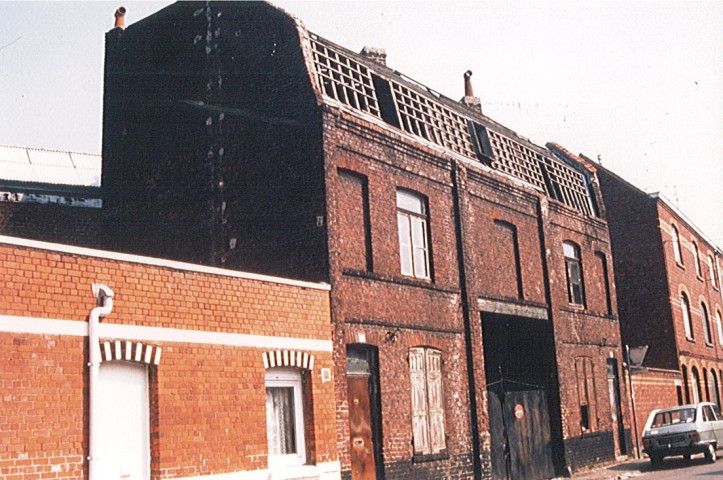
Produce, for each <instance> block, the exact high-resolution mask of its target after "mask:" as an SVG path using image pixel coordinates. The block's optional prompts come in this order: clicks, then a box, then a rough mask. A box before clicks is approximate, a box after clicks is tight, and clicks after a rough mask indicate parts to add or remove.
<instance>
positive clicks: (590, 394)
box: [585, 358, 597, 430]
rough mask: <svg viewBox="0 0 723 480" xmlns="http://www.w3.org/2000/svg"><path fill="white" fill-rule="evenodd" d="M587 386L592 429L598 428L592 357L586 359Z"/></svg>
mask: <svg viewBox="0 0 723 480" xmlns="http://www.w3.org/2000/svg"><path fill="white" fill-rule="evenodd" d="M585 367H586V368H585V386H586V393H587V404H588V409H589V412H590V430H597V408H596V402H595V400H596V398H595V376H594V375H593V370H592V359H590V358H586V359H585Z"/></svg>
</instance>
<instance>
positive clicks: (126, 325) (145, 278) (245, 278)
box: [0, 237, 338, 479]
mask: <svg viewBox="0 0 723 480" xmlns="http://www.w3.org/2000/svg"><path fill="white" fill-rule="evenodd" d="M1 240H2V241H0V271H1V272H2V274H0V291H2V292H3V296H2V298H1V299H0V325H1V326H2V327H1V328H0V357H1V358H2V362H3V365H5V367H4V368H3V371H2V373H0V386H1V389H2V391H3V395H4V397H3V402H2V404H1V406H0V419H2V420H0V422H2V430H3V432H4V434H3V436H2V439H1V440H0V476H2V477H3V478H17V479H46V478H78V479H80V478H84V475H86V474H87V473H86V472H87V466H86V462H85V461H84V459H85V457H86V456H87V454H88V451H87V448H88V444H87V435H88V426H87V418H88V411H87V408H88V406H87V388H88V384H87V382H88V374H87V369H86V368H85V365H86V363H87V362H88V357H87V347H86V345H87V337H85V336H84V335H86V334H85V330H86V327H85V325H86V319H87V318H88V315H89V312H90V309H91V308H93V307H94V306H95V299H94V297H93V295H92V292H91V291H90V285H91V283H93V282H103V283H106V284H107V285H109V286H110V287H111V288H112V289H113V290H114V291H115V299H114V300H115V305H114V308H113V311H112V313H111V314H110V315H108V316H107V317H106V318H104V319H103V321H102V322H101V327H102V328H106V329H107V328H111V327H113V328H122V329H121V330H116V331H120V332H135V333H133V334H134V335H141V336H142V335H143V334H144V333H143V332H144V331H143V330H142V329H141V330H138V327H146V328H147V327H153V328H154V329H155V330H153V331H154V332H155V333H154V334H153V335H154V337H153V338H151V340H147V341H144V343H148V344H150V345H153V346H154V347H160V348H161V349H162V353H163V354H162V357H161V361H160V363H159V364H158V365H152V366H150V367H149V371H150V397H151V398H150V423H151V471H152V478H175V477H189V476H197V475H204V474H211V473H221V472H234V471H240V470H260V469H265V468H266V467H267V457H266V454H267V440H266V412H265V410H266V398H265V393H264V392H265V389H264V373H265V366H264V362H263V359H262V353H264V352H269V351H275V350H277V349H292V350H297V351H303V352H305V353H307V354H310V355H314V357H315V363H314V366H313V371H311V372H308V373H307V374H305V376H304V378H305V382H306V385H307V387H306V388H307V392H308V395H309V398H308V400H309V401H310V403H311V404H312V405H310V409H309V411H308V412H307V416H306V417H305V420H306V421H307V426H306V429H305V430H306V437H307V445H308V452H307V459H308V460H309V463H311V464H329V462H332V463H331V465H333V462H335V461H336V458H337V457H336V426H335V424H334V420H333V418H334V401H333V398H334V395H333V381H326V379H324V380H322V378H321V370H322V369H328V370H329V372H331V368H332V358H331V343H330V333H331V332H330V330H329V300H328V292H327V291H326V290H325V288H323V287H320V286H319V285H314V284H308V285H307V284H300V283H294V282H289V281H286V280H275V279H272V278H269V277H254V276H249V275H244V274H237V273H234V272H228V271H227V272H224V271H216V270H210V269H206V270H203V269H199V267H195V266H192V265H188V264H178V263H173V264H169V263H163V262H162V261H158V260H155V259H147V258H144V257H130V256H118V255H114V254H108V253H106V252H100V251H94V250H85V249H78V248H69V247H62V246H59V245H53V244H41V243H29V242H27V241H24V240H14V239H10V238H9V237H3V238H2V239H1ZM61 320H65V322H63V321H61ZM68 321H70V322H68ZM33 326H36V327H33ZM134 329H135V330H134ZM33 331H34V332H35V333H31V332H33ZM103 331H108V330H101V335H102V338H101V341H104V340H106V339H108V340H113V339H120V340H123V339H124V337H122V336H113V337H107V336H103V333H102V332H103ZM22 332H25V333H22ZM178 332H181V333H182V332H189V333H191V338H192V337H193V336H194V335H204V334H208V333H213V334H215V335H220V336H216V337H213V338H214V340H213V342H215V343H214V344H207V343H204V341H203V340H194V341H189V340H186V341H183V340H182V338H186V337H178V335H179V333H178ZM146 335H148V334H146ZM174 335H175V336H174ZM239 335H250V336H251V337H248V338H251V339H253V340H239V339H245V338H247V337H239ZM265 339H268V340H265ZM136 340H138V339H137V338H135V339H134V341H136ZM249 341H252V342H256V344H257V346H255V347H254V346H250V345H247V343H248V342H249ZM319 341H321V344H319V343H318V342H319ZM239 342H241V343H239ZM244 342H246V343H244ZM274 342H276V343H274ZM279 342H280V343H279ZM284 342H286V344H287V346H283V345H284ZM294 342H296V343H294ZM314 342H317V343H314ZM325 342H329V343H328V344H327V343H325ZM275 344H276V345H279V344H280V345H282V346H281V347H273V345H275ZM267 345H268V346H267ZM288 345H291V347H289V346H288ZM294 345H297V347H298V346H300V348H296V349H294V348H293V346H294ZM304 345H306V346H307V347H306V348H305V347H304ZM318 345H322V347H319V346H318ZM323 345H327V346H323ZM328 380H332V378H331V377H330V378H329V379H328ZM337 475H338V474H337Z"/></svg>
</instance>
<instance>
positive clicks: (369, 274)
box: [341, 268, 459, 293]
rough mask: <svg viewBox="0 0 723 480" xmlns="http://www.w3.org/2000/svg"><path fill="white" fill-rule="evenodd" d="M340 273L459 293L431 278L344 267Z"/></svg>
mask: <svg viewBox="0 0 723 480" xmlns="http://www.w3.org/2000/svg"><path fill="white" fill-rule="evenodd" d="M341 273H342V275H344V276H348V277H356V278H367V279H370V280H378V281H380V282H387V283H395V284H399V285H409V286H411V287H421V288H426V289H429V290H437V291H440V292H447V293H459V290H458V289H454V288H447V287H442V286H440V285H437V284H435V283H434V282H433V281H432V280H421V279H415V278H412V277H396V276H394V277H392V276H388V275H381V274H378V273H373V272H367V271H364V270H354V269H350V268H345V269H343V270H342V271H341Z"/></svg>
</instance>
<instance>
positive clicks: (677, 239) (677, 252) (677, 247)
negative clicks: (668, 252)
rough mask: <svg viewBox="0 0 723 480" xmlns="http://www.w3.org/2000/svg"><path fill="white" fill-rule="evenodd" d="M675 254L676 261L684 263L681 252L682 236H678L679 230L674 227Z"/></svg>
mask: <svg viewBox="0 0 723 480" xmlns="http://www.w3.org/2000/svg"><path fill="white" fill-rule="evenodd" d="M672 235H673V254H674V255H675V261H676V262H678V263H681V264H682V263H683V256H682V255H681V252H680V235H679V234H678V229H677V228H675V227H673V234H672Z"/></svg>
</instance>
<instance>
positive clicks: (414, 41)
mask: <svg viewBox="0 0 723 480" xmlns="http://www.w3.org/2000/svg"><path fill="white" fill-rule="evenodd" d="M274 3H275V4H276V5H278V6H280V7H282V8H284V9H285V10H287V11H288V12H290V13H293V14H295V15H297V16H298V17H299V18H300V19H301V21H302V22H303V23H304V24H305V25H306V26H307V27H308V28H309V29H310V30H312V31H313V32H314V33H317V34H319V35H321V36H323V37H325V38H328V39H329V40H331V41H333V42H335V43H338V44H340V45H342V46H344V47H346V48H349V49H351V50H355V51H359V50H361V48H362V47H363V46H365V45H369V46H375V47H382V48H385V49H386V51H387V55H388V56H387V63H388V65H389V66H390V67H392V68H394V69H396V70H398V71H400V72H403V73H404V74H406V75H407V76H409V77H411V78H413V79H415V80H417V81H419V82H421V83H423V84H425V85H427V86H429V87H431V88H433V89H435V90H437V91H438V92H440V93H442V94H443V95H446V96H448V97H451V98H454V99H459V98H461V97H462V95H463V83H462V74H463V73H464V71H466V70H468V69H469V70H472V71H473V72H474V75H473V77H472V80H473V84H474V89H475V94H476V95H477V96H479V97H481V99H482V108H483V110H484V112H485V113H486V114H487V115H489V116H490V117H492V118H493V119H495V120H497V121H498V122H500V123H502V124H504V125H506V126H508V127H510V128H512V129H514V130H516V131H517V132H518V133H520V134H521V135H523V136H526V137H528V138H530V139H531V140H532V141H534V142H535V143H538V144H541V145H544V144H545V143H546V142H548V141H554V142H557V143H560V144H561V145H563V146H564V147H566V148H567V149H569V150H570V151H572V152H573V153H583V154H585V155H587V156H588V157H591V158H593V159H597V158H598V155H599V156H600V158H601V159H602V161H603V164H604V165H605V166H606V167H608V168H610V169H612V170H613V171H614V172H616V173H617V174H619V175H621V176H622V177H624V178H625V179H627V180H628V181H630V182H631V183H633V184H634V185H636V186H638V187H640V188H642V189H643V190H645V191H649V192H654V191H660V192H662V193H663V194H664V195H665V196H666V197H667V198H668V199H670V200H671V201H672V203H674V204H676V203H677V205H678V207H679V208H680V209H681V210H682V211H683V212H684V213H685V214H686V215H687V216H688V217H689V218H690V219H691V220H692V221H693V222H694V223H695V224H696V225H697V226H698V227H699V228H700V229H701V230H703V232H704V233H705V234H706V235H707V236H708V237H709V238H710V239H712V240H713V241H714V242H716V243H717V244H718V245H721V246H723V161H722V159H721V154H722V153H723V129H722V128H721V127H722V126H723V124H722V120H723V88H722V87H723V85H722V81H723V61H721V59H722V58H723V56H722V55H721V54H722V53H723V51H722V49H723V2H713V1H709V2H705V1H681V2H674V1H666V0H662V1H652V0H647V1H641V0H632V1H625V2H623V1H562V0H554V1H552V0H550V1H547V0H535V1H532V0H528V1H515V0H506V1H476V2H459V1H435V2H423V1H422V2H406V1H385V2H371V1H366V2H361V1H357V2H344V1H341V2H339V1H336V2H321V1H305V2H300V1H293V0H282V1H277V2H274ZM122 4H123V5H124V6H125V7H126V8H127V9H128V14H127V23H129V24H130V23H133V22H135V21H138V20H140V19H141V18H143V17H145V16H147V15H149V14H151V13H153V12H154V11H156V10H158V9H160V8H162V7H163V6H164V5H167V4H168V2H124V3H122ZM119 5H121V2H104V1H103V2H2V1H0V65H1V67H0V144H5V145H19V146H29V147H39V148H49V149H59V150H73V151H80V152H89V153H99V152H100V147H101V145H100V143H101V141H100V138H101V131H100V130H101V119H102V78H103V77H102V75H103V74H102V69H103V35H104V33H105V32H106V31H107V30H108V29H110V28H111V27H112V25H113V12H114V11H115V9H116V8H117V7H118V6H119Z"/></svg>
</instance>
